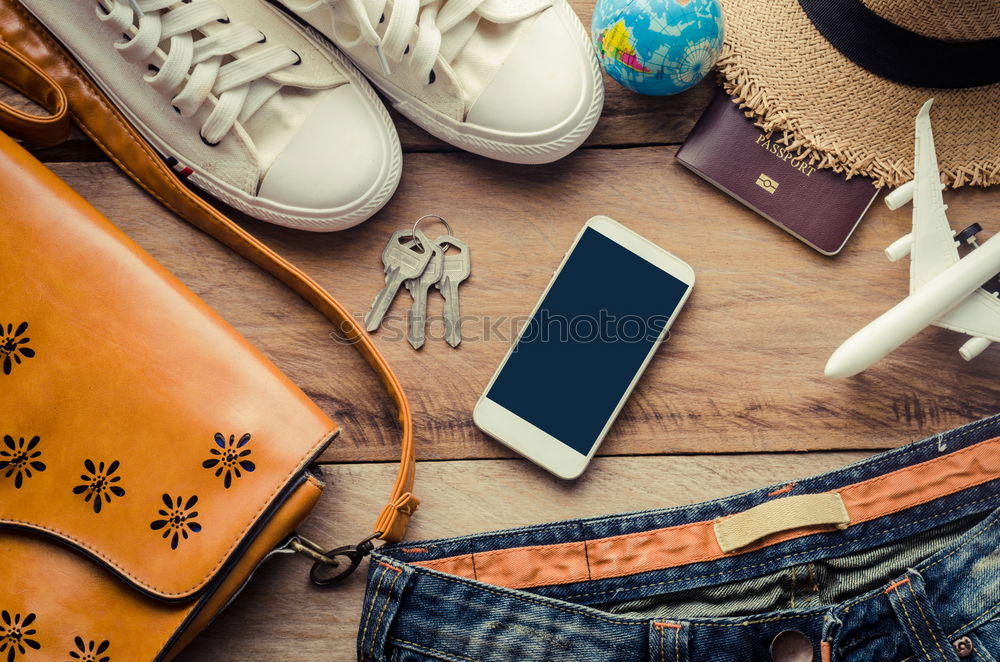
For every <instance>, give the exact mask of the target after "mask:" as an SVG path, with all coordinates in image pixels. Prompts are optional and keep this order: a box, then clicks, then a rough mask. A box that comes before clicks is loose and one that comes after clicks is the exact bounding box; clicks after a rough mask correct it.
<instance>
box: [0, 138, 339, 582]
mask: <svg viewBox="0 0 1000 662" xmlns="http://www.w3.org/2000/svg"><path fill="white" fill-rule="evenodd" d="M0 173H2V177H0V218H2V219H3V221H2V223H3V224H2V231H0V255H2V256H3V258H2V260H0V297H2V301H3V306H2V308H0V397H2V401H3V406H2V408H0V525H2V526H6V527H13V528H15V529H24V530H30V531H33V532H37V533H41V534H44V535H45V536H48V537H52V538H56V539H58V540H60V541H62V542H63V543H65V544H66V545H70V546H72V547H73V548H75V549H76V550H78V551H79V552H81V553H83V554H85V555H87V556H89V557H91V558H93V559H94V560H95V561H97V562H99V563H100V564H101V565H103V566H104V567H106V568H107V569H109V570H111V571H113V572H114V573H116V574H117V575H118V576H119V577H121V578H122V579H123V580H125V581H126V582H128V583H130V584H131V585H132V586H134V587H135V588H136V589H138V590H140V591H143V592H144V593H147V594H149V595H152V596H155V597H157V598H160V599H164V600H185V599H189V598H191V597H192V596H194V595H195V594H197V593H198V592H199V591H201V590H202V589H203V588H205V587H206V586H207V585H208V584H209V583H210V582H211V581H212V579H213V578H215V577H216V576H217V575H218V574H219V573H220V571H222V570H223V569H224V568H225V567H226V566H227V562H229V561H230V560H232V559H234V558H235V557H237V556H238V555H239V554H240V553H241V550H242V547H241V543H243V542H244V541H246V540H249V539H250V538H252V535H253V533H254V530H255V527H256V526H259V525H260V524H262V523H263V522H264V521H265V520H266V519H267V517H268V515H269V512H270V510H269V509H270V508H271V507H272V506H276V505H278V504H280V503H281V501H282V500H283V499H284V498H285V496H286V495H287V493H288V492H289V491H290V490H291V489H292V488H294V487H295V486H296V485H297V484H298V482H299V481H301V480H302V472H303V469H304V468H305V466H306V464H307V463H308V462H310V461H311V460H312V459H313V458H314V457H315V456H316V455H317V453H319V452H320V451H321V450H322V448H323V447H324V446H325V445H326V444H327V443H328V442H329V440H330V439H331V438H332V437H333V436H334V434H335V432H336V426H335V424H334V423H333V422H332V421H331V420H330V419H329V418H328V417H327V416H326V415H325V414H323V412H322V411H320V410H319V409H318V408H317V407H316V406H315V405H314V404H313V403H312V402H311V401H310V400H309V399H308V398H307V397H306V396H305V395H304V394H303V393H302V392H301V391H300V390H299V389H298V388H296V387H295V385H293V384H292V383H291V382H290V381H289V380H288V379H287V378H286V377H285V376H284V375H282V374H281V372H280V371H279V370H278V369H277V368H276V367H275V366H274V365H272V364H271V363H270V362H269V361H268V360H267V359H265V358H264V357H263V356H262V355H261V354H260V353H259V352H258V351H256V350H255V349H254V348H253V347H252V346H251V345H250V344H249V343H248V342H247V341H246V340H245V339H243V338H242V337H241V336H239V335H238V334H237V333H236V332H235V331H234V330H233V329H232V328H231V327H230V326H229V325H228V324H226V322H224V321H223V320H222V319H221V318H219V316H218V315H216V314H215V313H213V312H212V311H211V310H210V309H209V308H208V307H207V306H206V305H205V304H204V302H202V301H201V300H200V299H199V298H198V297H197V296H196V295H195V294H193V293H192V292H191V291H190V290H188V289H187V288H186V287H185V286H184V285H183V284H181V283H180V282H179V281H178V280H177V279H176V278H174V277H173V276H171V275H170V274H169V273H168V272H167V271H166V270H164V269H163V268H162V267H161V266H160V265H158V264H157V263H156V262H155V261H154V260H153V258H152V257H150V256H149V255H148V254H147V253H145V252H144V251H143V250H142V249H141V248H139V247H138V246H136V245H135V244H134V243H133V242H131V241H130V240H129V239H128V238H127V237H125V236H124V235H123V234H122V233H121V232H119V231H118V230H117V229H116V228H115V227H114V226H112V225H111V224H110V223H109V222H108V221H107V220H106V219H104V218H103V217H102V216H101V215H100V214H99V213H98V212H97V211H96V210H94V209H93V208H92V207H91V206H90V205H89V204H87V202H86V201H84V200H83V199H82V198H80V197H79V196H78V195H76V194H75V193H74V192H73V191H72V190H71V189H70V188H69V187H68V186H66V185H65V184H64V183H63V182H62V181H61V180H59V179H58V178H57V177H56V176H55V175H53V174H52V173H51V172H49V171H48V170H47V169H45V168H44V167H43V166H41V164H39V163H38V162H37V161H36V160H35V159H34V158H32V157H31V156H30V155H28V154H27V152H25V151H24V150H22V149H21V148H20V147H18V146H17V145H16V144H15V143H14V142H13V141H12V140H10V139H9V138H7V137H6V136H3V135H2V134H0ZM232 286H234V287H239V286H240V284H239V283H234V284H233V285H232Z"/></svg>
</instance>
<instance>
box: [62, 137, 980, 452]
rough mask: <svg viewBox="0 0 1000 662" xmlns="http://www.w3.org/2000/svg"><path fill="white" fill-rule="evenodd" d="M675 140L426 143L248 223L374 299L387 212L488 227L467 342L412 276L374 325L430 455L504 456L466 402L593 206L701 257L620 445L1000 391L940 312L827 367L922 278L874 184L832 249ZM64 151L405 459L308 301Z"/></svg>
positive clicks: (646, 445)
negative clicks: (378, 198) (380, 184)
mask: <svg viewBox="0 0 1000 662" xmlns="http://www.w3.org/2000/svg"><path fill="white" fill-rule="evenodd" d="M673 154H674V149H673V148H669V147H665V148H642V149H628V150H593V151H591V150H587V151H583V152H579V153H577V154H575V155H572V156H570V157H569V158H567V159H565V160H564V161H562V162H560V163H557V164H554V165H552V166H549V167H546V168H539V169H532V168H524V167H518V166H513V165H504V164H493V163H488V162H486V161H484V160H482V159H479V158H476V157H472V156H469V155H464V154H415V155H411V156H409V157H408V158H407V161H406V168H405V174H404V177H403V182H402V185H401V187H400V190H399V192H398V193H397V194H396V196H395V198H394V199H393V200H392V202H391V203H390V204H389V205H388V206H387V207H386V208H385V209H384V210H383V211H382V212H381V213H379V214H378V215H377V216H376V217H375V218H373V219H372V220H370V221H368V222H366V223H364V224H362V225H360V226H358V227H356V228H354V229H351V230H348V231H345V232H340V233H332V234H326V235H318V234H309V233H303V232H294V231H289V230H285V229H282V228H277V227H275V226H270V225H267V224H263V223H258V222H254V221H246V224H247V227H248V228H250V229H251V231H253V232H255V233H257V234H258V235H259V236H261V237H262V238H263V239H264V240H265V241H266V242H267V243H269V244H270V245H272V246H273V247H275V248H276V249H277V250H278V251H279V252H281V253H283V254H284V255H286V256H288V257H289V258H290V259H291V260H292V261H293V262H295V263H297V264H298V265H299V266H301V267H303V268H305V269H306V271H307V272H309V273H310V274H312V275H313V276H315V277H316V278H317V279H318V280H319V281H320V282H321V283H323V284H324V285H325V286H327V287H328V288H329V289H330V291H331V292H333V293H334V294H335V295H336V296H338V297H339V298H340V299H341V300H342V301H343V302H344V304H345V305H346V306H347V307H348V308H349V309H350V310H352V311H355V313H356V316H357V317H358V319H360V318H361V316H362V315H363V314H364V312H365V310H366V309H367V308H368V305H369V304H370V302H371V299H372V297H373V296H374V294H375V292H376V291H377V290H378V289H379V288H380V286H381V283H382V271H381V264H380V262H379V260H378V256H379V254H380V253H381V250H382V247H383V245H384V242H385V241H386V239H387V237H388V236H389V234H390V233H391V232H392V231H394V230H396V229H399V228H402V227H405V226H407V225H408V224H410V223H411V222H412V220H413V219H415V218H416V217H418V216H420V215H421V214H426V213H438V214H441V215H443V216H445V217H446V218H448V219H450V220H451V222H452V223H453V225H454V226H455V232H456V233H457V234H458V236H459V237H461V238H464V239H465V240H466V241H467V242H468V243H469V244H470V245H471V247H472V252H473V276H472V278H471V279H470V280H469V281H467V283H466V284H465V285H463V286H462V310H463V314H464V315H466V316H467V320H466V322H465V326H464V333H465V334H466V340H465V342H463V344H462V345H461V346H460V347H459V348H458V349H457V350H454V349H451V348H450V347H448V346H447V345H446V344H445V343H444V342H443V341H441V340H440V337H441V331H442V323H441V320H440V317H439V316H440V315H441V301H440V299H439V298H438V297H437V296H435V297H434V298H433V299H432V303H431V307H430V314H431V315H432V316H436V317H435V319H433V320H432V322H431V325H430V330H429V337H430V339H429V341H428V344H427V345H426V346H425V347H424V349H423V350H421V351H419V352H416V351H414V350H413V349H411V348H410V346H409V345H408V344H407V342H406V341H405V338H404V335H405V332H404V328H405V327H404V322H405V314H406V309H407V307H408V297H407V296H406V295H405V294H404V295H402V296H400V297H399V298H398V299H397V301H396V302H395V305H394V306H393V307H392V308H391V309H390V311H389V315H388V316H387V320H386V327H387V328H383V329H382V330H381V331H379V332H377V333H376V334H375V335H376V337H377V339H378V344H379V346H380V347H381V348H382V350H383V351H384V352H385V354H386V356H387V358H388V360H389V362H390V364H391V365H392V366H393V367H394V369H395V370H396V371H397V374H398V375H399V376H400V378H401V379H402V382H403V384H404V385H405V386H406V387H407V389H408V391H409V395H410V398H411V401H412V403H413V408H414V411H415V414H416V420H417V438H418V442H419V446H418V449H419V450H418V453H419V456H420V457H421V458H435V459H455V458H475V457H503V456H508V453H506V451H504V450H503V449H502V448H501V447H500V445H499V444H496V443H494V442H492V441H490V440H488V439H487V438H485V437H484V436H483V435H482V434H481V433H479V432H478V431H477V430H476V429H475V428H474V427H473V425H472V422H471V417H470V412H471V410H472V407H473V405H474V403H475V400H476V398H477V397H478V395H479V393H480V392H481V391H482V389H483V388H484V386H485V385H486V383H487V381H488V380H489V377H490V375H491V374H492V372H493V370H494V369H495V367H496V365H497V364H498V362H499V361H500V359H501V358H502V356H503V355H504V353H505V352H506V349H507V347H508V343H509V342H510V339H511V337H512V336H513V334H514V332H515V331H516V328H517V326H518V323H519V322H523V316H524V315H525V314H526V313H527V312H528V311H530V310H531V307H532V305H533V304H534V302H535V300H536V299H537V297H538V295H539V293H540V292H541V291H542V289H543V287H544V286H545V284H546V282H547V281H548V279H549V278H550V276H551V274H552V270H553V269H554V268H555V266H556V265H557V264H558V262H559V260H560V258H561V257H562V254H563V252H564V251H565V250H566V248H567V247H568V246H569V244H570V242H571V240H572V238H573V236H574V235H575V233H576V232H577V231H578V230H579V228H580V226H581V224H582V223H583V222H584V221H585V220H586V219H587V218H588V217H589V216H591V215H593V214H597V213H609V214H611V215H613V216H614V217H616V218H618V219H619V220H621V221H622V222H624V223H626V224H627V225H628V226H630V227H632V228H634V229H635V230H636V231H638V232H640V233H641V234H643V235H645V236H647V237H649V238H650V239H652V240H653V241H655V242H657V243H659V244H661V245H662V246H664V247H666V248H668V249H669V250H672V251H675V252H676V253H677V254H678V255H679V256H681V257H682V258H684V259H686V260H688V261H689V262H690V263H691V264H692V265H693V266H694V268H695V270H696V272H697V273H698V284H697V285H696V287H695V290H694V294H693V296H692V298H691V301H690V303H689V304H688V308H687V309H686V310H685V311H684V313H683V314H682V315H681V316H680V318H679V321H678V323H677V326H676V327H675V329H674V336H673V338H672V340H671V341H670V342H669V344H667V345H666V346H665V347H663V348H662V349H661V350H660V352H659V353H658V355H657V357H656V358H655V359H654V361H653V362H652V364H651V366H650V368H649V371H648V372H647V374H646V375H645V377H644V378H643V380H642V382H641V383H640V384H639V386H638V388H637V389H636V391H635V393H634V395H633V397H632V399H631V401H630V402H629V403H628V404H627V406H626V407H625V409H624V411H623V413H622V416H621V418H620V420H619V421H618V423H617V424H616V425H615V427H614V428H613V429H612V430H611V433H610V435H609V436H608V439H607V441H606V443H605V445H604V446H603V447H602V452H603V453H605V454H611V455H631V454H657V453H678V452H680V453H701V452H731V451H754V452H757V451H775V450H807V449H821V448H881V447H889V446H896V445H899V444H902V443H904V442H907V441H910V440H912V439H915V438H918V437H922V436H925V435H927V434H931V433H936V432H940V431H943V430H945V429H948V428H951V427H953V426H955V425H958V424H961V423H964V422H967V421H969V420H973V419H975V418H979V417H981V416H985V415H987V414H990V413H993V412H995V411H996V410H997V408H998V405H1000V381H998V379H997V377H998V373H1000V367H998V364H997V358H998V357H1000V353H998V350H997V349H996V348H993V349H989V350H987V351H986V353H985V354H984V355H983V356H982V357H980V358H979V359H977V360H976V361H974V362H972V363H970V364H967V363H966V362H964V361H963V360H962V359H961V358H959V356H958V354H957V352H956V351H955V350H956V349H957V348H958V346H959V345H960V344H961V342H962V339H961V338H960V337H958V336H957V335H954V334H951V333H948V332H946V331H942V330H938V329H931V330H928V331H926V332H924V333H922V334H920V335H919V336H918V337H917V338H916V339H914V340H913V341H911V342H909V343H907V344H906V345H904V346H903V347H902V348H901V349H899V350H898V351H897V352H895V353H894V354H893V355H891V356H890V357H889V358H888V359H886V360H884V361H882V362H881V363H879V364H878V365H877V366H875V367H874V368H872V369H871V370H869V371H868V372H866V373H864V374H863V375H862V376H860V377H858V378H855V379H850V380H844V381H830V380H827V379H825V378H824V377H823V375H822V369H823V365H824V363H825V361H826V359H827V358H828V356H829V354H830V353H831V352H832V351H833V349H834V348H836V347H837V346H838V345H839V343H840V342H842V341H843V340H844V339H845V338H847V337H848V336H849V335H850V334H851V333H853V332H854V331H855V330H857V329H858V328H860V327H861V326H862V325H863V324H865V323H867V321H869V320H870V319H872V318H874V317H875V316H876V315H878V314H879V313H881V312H882V311H884V310H885V309H887V308H888V307H889V306H891V305H892V304H894V303H895V302H897V301H898V300H899V299H900V298H901V297H902V296H903V295H904V294H905V292H906V289H907V279H908V275H907V268H906V265H905V264H896V265H894V264H890V263H888V262H887V261H886V260H885V258H884V257H883V256H882V252H881V249H882V247H884V246H886V245H888V244H889V243H890V242H891V241H892V240H894V239H895V238H896V237H898V236H900V235H902V234H904V233H906V232H908V231H909V224H910V220H909V213H908V212H906V211H900V212H889V211H888V210H887V209H886V208H885V207H884V206H883V205H882V204H881V203H878V204H876V205H875V206H874V207H873V209H872V211H871V212H870V213H869V216H868V218H867V219H866V220H865V221H864V222H863V223H862V226H861V228H860V230H859V232H858V234H857V236H856V237H855V238H854V239H853V240H852V241H851V242H850V243H849V245H848V247H847V249H846V250H845V252H844V253H843V254H842V255H841V256H839V257H836V258H828V257H824V256H822V255H819V254H818V253H815V252H814V251H812V250H810V249H809V248H807V247H805V246H804V245H802V244H800V243H799V242H797V241H796V240H794V239H793V238H791V237H790V236H788V235H786V234H785V233H783V232H781V231H780V230H778V229H776V228H775V227H774V226H772V225H770V224H769V223H767V222H766V221H764V220H763V219H761V218H760V217H758V216H756V215H754V214H753V213H751V212H749V211H747V210H746V209H745V208H743V207H742V206H741V205H739V204H738V203H736V202H734V201H732V200H731V199H729V198H728V197H726V196H725V195H723V194H721V193H719V192H718V191H716V190H715V189H714V188H712V187H711V186H709V185H708V184H706V183H705V182H704V181H702V180H701V179H699V178H697V177H695V176H693V175H692V174H691V173H689V172H688V171H687V170H685V169H684V168H682V167H680V166H678V165H677V164H676V162H675V160H674V159H673ZM56 170H57V172H58V173H59V174H61V175H62V176H64V177H65V178H66V179H67V180H68V181H69V182H70V183H71V184H72V185H73V186H75V187H76V188H77V189H78V190H79V191H80V192H81V193H82V194H83V195H84V196H85V197H87V198H88V199H90V200H91V201H93V202H94V204H96V205H97V206H98V208H100V209H102V210H103V211H104V212H105V213H107V214H108V215H109V216H110V217H111V218H112V219H113V220H114V221H115V222H116V223H118V224H119V225H121V227H123V228H124V229H125V231H126V232H127V233H128V234H129V235H131V236H132V237H134V238H135V239H136V240H137V241H138V242H139V243H140V244H141V245H143V246H145V247H146V248H147V249H148V250H149V251H150V252H151V253H152V254H153V255H154V256H155V257H157V258H158V259H160V260H161V261H163V263H164V264H166V265H167V267H168V268H170V269H171V270H172V271H174V272H175V273H176V274H178V275H179V276H180V278H181V279H182V280H184V281H185V282H186V283H188V284H189V285H190V286H191V287H192V288H193V289H194V290H195V291H196V292H197V293H198V294H200V295H202V296H203V297H204V298H205V299H206V300H207V301H208V302H209V303H210V304H211V305H213V306H215V307H216V309H218V310H219V311H220V312H221V313H222V315H223V316H224V317H226V318H227V319H228V320H230V321H231V322H233V324H234V325H235V326H236V327H237V328H238V329H239V330H240V331H241V332H243V333H244V334H245V335H247V336H248V337H249V338H250V340H251V341H252V342H254V344H256V345H257V346H258V347H260V348H261V349H262V350H263V351H264V352H265V353H267V354H268V355H269V356H271V357H272V358H273V359H274V360H275V362H276V363H277V364H278V365H279V366H280V367H281V368H282V369H283V370H285V371H286V372H287V373H288V374H289V375H290V376H291V378H292V379H293V380H294V381H295V382H296V383H297V384H299V385H301V386H302V387H303V388H304V389H305V390H306V392H307V393H309V394H310V395H311V396H312V397H313V398H314V399H315V400H316V401H317V402H318V403H319V404H320V406H321V407H323V408H324V409H325V410H326V411H328V412H329V413H330V414H331V415H332V416H334V417H335V418H336V419H338V420H339V421H341V423H343V425H344V426H345V433H344V434H343V435H342V436H341V438H340V440H339V441H338V442H337V444H336V445H335V446H334V447H333V448H331V449H330V451H329V452H328V453H327V455H326V459H330V460H338V461H351V460H366V461H367V460H391V459H393V458H395V457H396V446H395V444H396V440H397V438H398V432H397V428H396V425H395V421H394V419H395V417H394V414H393V412H392V410H391V409H390V408H389V404H388V401H387V399H386V398H385V397H384V396H383V395H382V394H381V392H380V389H379V388H378V385H377V383H376V381H375V380H374V379H373V378H372V377H371V375H370V374H369V373H368V371H367V369H366V367H365V366H364V364H363V363H362V362H361V360H360V359H358V358H357V357H356V356H355V353H354V352H352V351H351V350H350V348H348V347H344V346H342V345H340V344H338V343H337V342H336V341H335V340H334V339H332V338H331V336H330V334H331V328H330V326H329V325H328V324H327V323H326V322H325V321H324V320H323V319H321V318H320V317H319V316H318V315H317V314H315V313H313V312H312V310H311V309H310V308H309V307H308V306H306V305H305V304H304V303H301V302H300V301H299V300H298V299H297V298H296V297H295V296H294V295H292V294H290V293H289V292H287V291H286V290H285V289H284V288H283V287H282V286H280V285H279V284H277V283H276V282H275V281H273V280H272V279H270V278H269V277H266V276H264V275H263V274H261V273H260V272H258V271H257V270H256V269H255V268H253V267H251V266H249V265H247V264H246V263H244V262H243V261H242V260H240V259H239V258H237V257H235V256H234V255H232V254H230V253H229V252H228V251H227V250H226V249H224V248H222V247H221V246H219V245H217V244H216V243H215V242H213V241H212V240H210V239H209V238H207V237H205V236H203V235H201V234H199V233H198V232H197V231H195V230H193V229H191V228H190V227H188V226H186V225H184V224H183V223H180V222H178V221H176V220H175V219H173V218H172V217H170V216H169V215H168V214H167V213H165V212H164V211H163V210H162V209H161V208H159V207H158V206H157V205H156V204H155V203H153V202H152V201H151V200H150V199H149V198H147V197H146V196H144V195H141V194H140V193H139V192H138V191H137V190H136V188H135V187H134V186H133V185H132V184H131V183H130V182H128V181H127V180H126V179H125V178H124V177H123V176H122V175H121V174H119V173H118V172H117V171H116V170H114V168H113V167H112V166H111V165H110V164H103V163H102V164H79V163H72V164H59V165H57V166H56ZM996 195H997V194H996V192H989V191H983V190H962V191H957V192H949V193H947V194H946V197H947V202H948V203H949V205H950V206H951V208H950V210H949V213H950V215H951V217H952V218H953V219H955V225H956V227H960V226H962V225H964V224H965V223H968V222H971V221H972V220H975V219H982V218H988V217H989V214H988V213H987V212H988V210H990V209H992V208H993V207H994V206H995V204H996V200H997V198H996ZM431 232H432V233H433V229H431ZM192 342H197V339H192Z"/></svg>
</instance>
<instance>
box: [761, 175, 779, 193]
mask: <svg viewBox="0 0 1000 662" xmlns="http://www.w3.org/2000/svg"><path fill="white" fill-rule="evenodd" d="M757 186H759V187H761V188H762V189H764V190H765V191H767V192H768V193H774V192H775V191H777V190H778V182H776V181H775V180H773V179H771V178H770V177H768V176H767V175H765V174H764V173H760V177H758V178H757Z"/></svg>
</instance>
